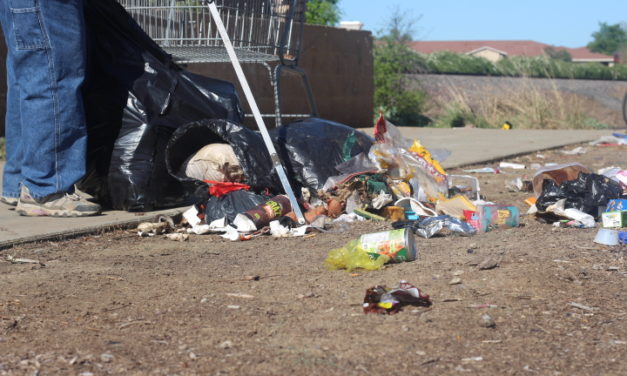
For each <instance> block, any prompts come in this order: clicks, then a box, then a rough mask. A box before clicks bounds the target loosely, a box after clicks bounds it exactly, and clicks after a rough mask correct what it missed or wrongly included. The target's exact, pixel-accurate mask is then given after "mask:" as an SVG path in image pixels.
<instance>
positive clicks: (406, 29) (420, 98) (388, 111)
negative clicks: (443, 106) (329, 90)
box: [374, 9, 428, 125]
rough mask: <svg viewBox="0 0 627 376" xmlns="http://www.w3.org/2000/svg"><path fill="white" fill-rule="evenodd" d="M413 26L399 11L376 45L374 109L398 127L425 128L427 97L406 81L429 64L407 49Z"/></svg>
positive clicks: (389, 22)
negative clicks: (416, 126) (417, 126)
mask: <svg viewBox="0 0 627 376" xmlns="http://www.w3.org/2000/svg"><path fill="white" fill-rule="evenodd" d="M414 23H415V21H414V20H409V19H408V18H407V15H406V14H404V13H402V12H401V11H400V10H398V9H397V10H396V11H395V12H394V13H393V14H392V16H391V17H390V19H389V21H388V23H387V28H386V30H384V31H383V32H382V33H381V34H382V35H381V36H380V37H379V38H378V39H377V40H376V41H375V48H374V86H375V92H374V103H375V109H376V111H377V112H378V111H381V112H383V113H384V115H385V117H386V118H387V119H388V120H389V121H391V122H392V123H396V124H399V125H425V123H427V122H428V121H427V119H426V118H425V117H424V116H423V115H421V113H422V112H423V110H424V107H425V102H426V98H427V96H426V94H425V93H424V92H423V91H421V90H418V89H416V88H415V87H414V86H413V85H414V83H413V82H411V81H410V80H409V79H408V77H407V75H408V74H411V73H420V72H424V71H425V69H426V68H425V67H426V60H425V59H424V58H423V57H422V56H421V55H419V54H417V53H416V52H414V51H413V50H412V49H411V48H410V47H409V46H408V42H411V36H412V34H413V25H414ZM375 115H376V114H375Z"/></svg>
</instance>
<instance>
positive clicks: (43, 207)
mask: <svg viewBox="0 0 627 376" xmlns="http://www.w3.org/2000/svg"><path fill="white" fill-rule="evenodd" d="M15 211H16V212H17V213H18V214H20V215H25V216H28V217H40V216H53V217H85V216H89V215H96V214H99V213H100V205H98V204H94V203H93V202H89V201H87V200H85V199H84V198H82V197H81V196H79V195H77V194H74V193H55V194H52V195H49V196H46V197H43V198H40V199H36V198H34V197H33V196H32V195H31V194H30V192H29V191H28V188H26V187H25V186H22V192H21V193H20V199H19V201H18V203H17V207H16V208H15Z"/></svg>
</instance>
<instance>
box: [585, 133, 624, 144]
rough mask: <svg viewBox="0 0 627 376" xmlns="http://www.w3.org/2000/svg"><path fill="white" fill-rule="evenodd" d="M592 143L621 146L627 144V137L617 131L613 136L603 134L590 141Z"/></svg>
mask: <svg viewBox="0 0 627 376" xmlns="http://www.w3.org/2000/svg"><path fill="white" fill-rule="evenodd" d="M590 145H596V146H620V145H627V138H625V137H622V136H620V135H617V134H616V133H615V134H613V135H611V136H601V137H599V138H597V139H596V140H594V141H592V142H590Z"/></svg>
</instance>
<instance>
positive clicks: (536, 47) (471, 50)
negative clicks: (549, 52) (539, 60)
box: [410, 40, 615, 65]
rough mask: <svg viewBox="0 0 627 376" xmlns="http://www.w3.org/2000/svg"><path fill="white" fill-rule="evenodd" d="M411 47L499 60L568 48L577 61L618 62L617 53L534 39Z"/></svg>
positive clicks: (413, 44) (431, 43)
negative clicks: (600, 52) (597, 51)
mask: <svg viewBox="0 0 627 376" xmlns="http://www.w3.org/2000/svg"><path fill="white" fill-rule="evenodd" d="M410 47H411V48H412V49H413V50H415V51H416V52H420V53H423V54H430V53H433V52H438V51H451V52H456V53H462V54H468V55H473V56H479V57H483V58H486V59H488V60H490V61H493V62H495V61H499V60H501V59H504V58H507V57H510V56H528V57H535V56H542V55H544V54H545V51H546V49H547V48H552V49H554V50H556V51H560V50H565V51H568V53H569V54H570V56H571V57H572V61H573V62H574V63H590V62H596V63H601V64H605V65H613V64H614V63H615V60H614V57H613V56H608V55H603V54H598V53H595V52H591V51H590V50H588V49H587V48H586V47H579V48H567V47H558V46H552V45H550V44H545V43H540V42H535V41H532V40H466V41H461V40H460V41H418V42H411V43H410Z"/></svg>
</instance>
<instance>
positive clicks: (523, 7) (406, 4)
mask: <svg viewBox="0 0 627 376" xmlns="http://www.w3.org/2000/svg"><path fill="white" fill-rule="evenodd" d="M338 5H339V7H340V10H341V11H342V17H341V20H343V21H361V22H362V23H364V29H366V30H371V31H372V32H373V33H374V34H375V35H376V34H377V33H378V32H380V31H381V30H383V29H384V28H385V25H386V21H387V20H389V19H390V16H391V14H393V13H394V10H395V9H398V10H400V12H401V13H402V14H406V15H407V17H408V19H414V20H415V32H414V40H425V41H429V40H533V41H536V42H541V43H547V44H551V45H555V46H563V47H570V48H574V47H583V46H585V45H586V44H588V43H589V42H590V41H592V36H591V35H592V33H593V32H595V31H597V30H599V22H605V23H608V24H610V25H612V24H617V23H623V22H627V0H596V1H594V0H592V1H590V0H587V1H583V0H544V1H539V0H500V1H496V0H430V1H424V0H340V1H339V3H338Z"/></svg>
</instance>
